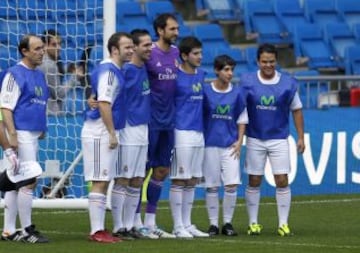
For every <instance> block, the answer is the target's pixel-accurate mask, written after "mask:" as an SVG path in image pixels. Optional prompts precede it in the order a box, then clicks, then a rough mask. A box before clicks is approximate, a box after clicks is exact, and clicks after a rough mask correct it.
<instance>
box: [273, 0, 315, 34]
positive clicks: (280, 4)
mask: <svg viewBox="0 0 360 253" xmlns="http://www.w3.org/2000/svg"><path fill="white" fill-rule="evenodd" d="M273 4H274V10H275V13H276V15H277V17H278V18H279V19H280V21H281V23H282V24H283V25H284V27H285V28H286V31H287V32H288V33H289V36H290V37H291V40H292V41H293V39H294V38H293V33H294V29H295V26H297V25H299V24H307V23H309V21H308V20H307V19H306V17H305V14H304V10H303V8H301V6H300V3H299V1H298V0H273Z"/></svg>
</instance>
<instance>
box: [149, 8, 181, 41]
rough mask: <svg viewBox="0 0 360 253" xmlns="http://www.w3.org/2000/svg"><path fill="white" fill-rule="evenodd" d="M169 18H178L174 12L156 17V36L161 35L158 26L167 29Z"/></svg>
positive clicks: (154, 26) (154, 24) (154, 25)
mask: <svg viewBox="0 0 360 253" xmlns="http://www.w3.org/2000/svg"><path fill="white" fill-rule="evenodd" d="M168 19H173V20H175V21H176V22H177V18H176V17H175V15H174V14H172V13H162V14H160V15H159V16H157V17H156V18H155V20H154V22H153V28H154V31H155V34H156V36H159V33H158V31H157V29H158V28H161V29H165V27H166V23H167V21H168Z"/></svg>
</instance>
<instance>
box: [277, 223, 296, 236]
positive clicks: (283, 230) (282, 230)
mask: <svg viewBox="0 0 360 253" xmlns="http://www.w3.org/2000/svg"><path fill="white" fill-rule="evenodd" d="M278 235H280V236H291V235H293V234H292V233H291V231H290V228H289V226H288V224H284V225H282V226H281V227H279V228H278Z"/></svg>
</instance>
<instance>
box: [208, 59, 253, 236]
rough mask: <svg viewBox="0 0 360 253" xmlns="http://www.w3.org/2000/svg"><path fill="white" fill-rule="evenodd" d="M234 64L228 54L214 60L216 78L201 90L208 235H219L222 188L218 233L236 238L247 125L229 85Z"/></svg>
mask: <svg viewBox="0 0 360 253" xmlns="http://www.w3.org/2000/svg"><path fill="white" fill-rule="evenodd" d="M235 65H236V63H235V61H234V59H232V58H231V57H230V56H228V55H219V56H217V57H216V58H215V60H214V71H215V74H216V77H217V78H216V79H215V80H214V81H213V82H212V83H211V84H210V85H207V86H205V87H204V137H205V158H204V166H203V173H204V186H205V187H206V208H207V211H208V215H209V221H210V227H209V229H208V233H209V234H210V235H211V236H215V235H218V234H219V188H220V187H221V185H224V196H223V203H222V207H223V212H222V214H223V217H222V218H223V225H222V228H221V233H222V234H223V235H226V236H236V235H237V232H236V230H235V229H234V227H233V225H232V218H233V215H234V211H235V206H236V200H237V187H238V185H239V184H240V160H239V159H240V151H241V146H242V142H243V136H244V133H245V125H246V124H247V122H248V118H247V112H246V107H245V101H244V99H243V96H242V94H241V92H240V89H239V87H238V86H235V85H233V84H232V83H231V81H232V78H233V73H234V68H235Z"/></svg>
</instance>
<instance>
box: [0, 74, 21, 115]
mask: <svg viewBox="0 0 360 253" xmlns="http://www.w3.org/2000/svg"><path fill="white" fill-rule="evenodd" d="M20 94H21V92H20V88H19V85H18V84H17V82H16V81H15V78H14V77H13V75H12V74H11V73H7V74H6V75H5V77H4V80H3V82H2V86H1V94H0V107H1V108H6V109H9V110H11V111H13V110H14V109H15V107H16V104H17V101H18V100H19V97H20Z"/></svg>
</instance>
